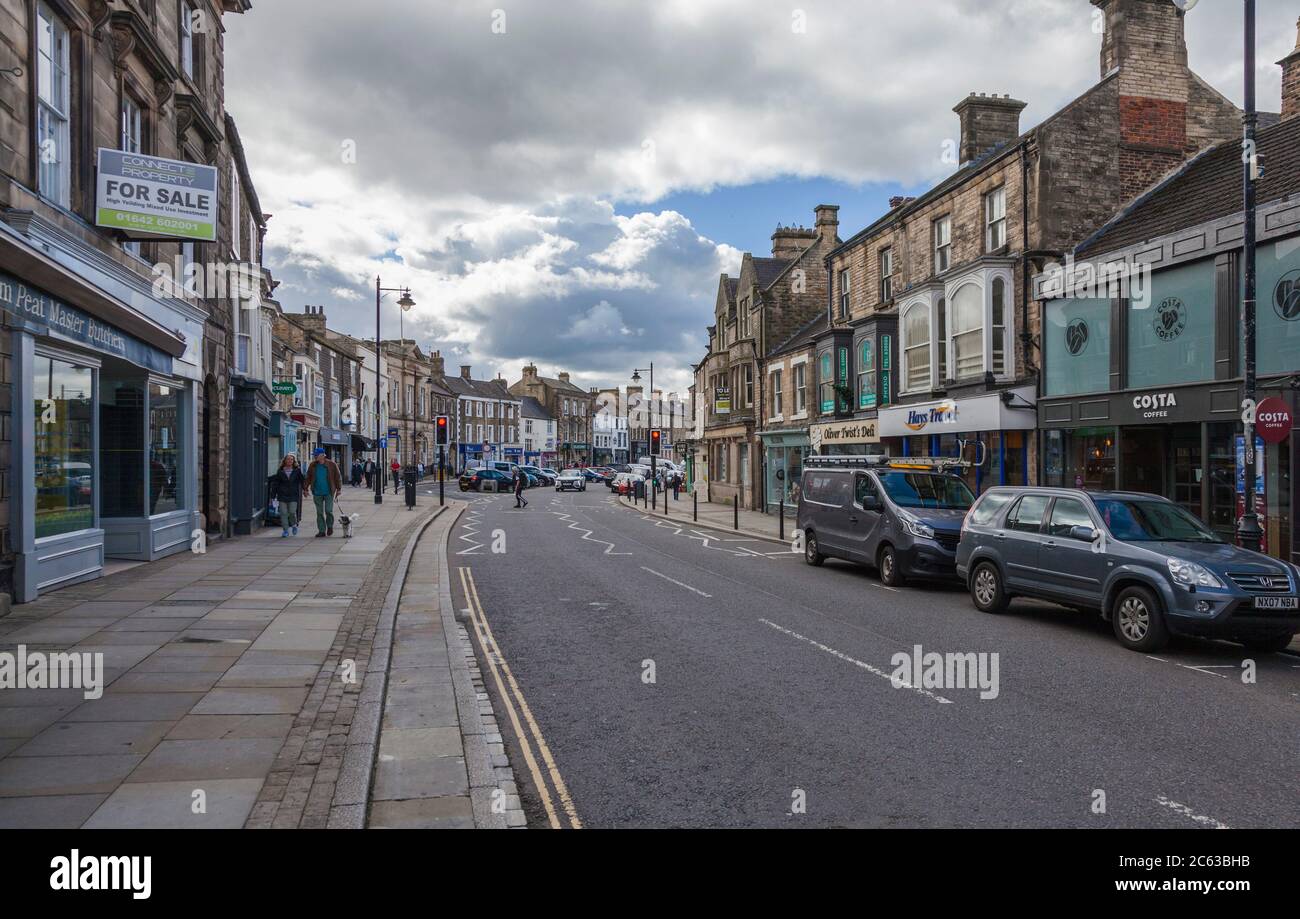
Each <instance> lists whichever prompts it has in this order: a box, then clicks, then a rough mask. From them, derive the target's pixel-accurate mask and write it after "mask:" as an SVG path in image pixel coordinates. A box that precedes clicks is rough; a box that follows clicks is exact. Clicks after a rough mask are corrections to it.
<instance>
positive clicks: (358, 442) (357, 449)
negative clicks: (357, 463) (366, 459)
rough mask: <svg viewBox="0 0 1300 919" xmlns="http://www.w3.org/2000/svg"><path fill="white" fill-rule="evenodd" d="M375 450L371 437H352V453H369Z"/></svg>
mask: <svg viewBox="0 0 1300 919" xmlns="http://www.w3.org/2000/svg"><path fill="white" fill-rule="evenodd" d="M373 449H375V442H374V441H373V440H371V439H370V438H369V437H362V436H361V435H360V434H353V435H352V451H353V452H354V453H369V452H370V451H371V450H373Z"/></svg>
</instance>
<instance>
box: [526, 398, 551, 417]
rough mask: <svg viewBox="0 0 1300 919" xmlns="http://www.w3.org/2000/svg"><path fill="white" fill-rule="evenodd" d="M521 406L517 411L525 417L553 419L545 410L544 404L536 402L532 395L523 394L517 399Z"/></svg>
mask: <svg viewBox="0 0 1300 919" xmlns="http://www.w3.org/2000/svg"><path fill="white" fill-rule="evenodd" d="M519 401H520V403H521V405H522V407H521V408H520V410H519V413H520V414H521V415H522V416H523V417H525V418H540V419H542V420H544V421H554V420H555V416H554V415H552V414H551V413H550V412H548V411H547V410H546V406H544V405H542V403H540V402H538V401H537V400H536V399H534V398H533V397H532V396H524V397H523V398H522V399H520V400H519Z"/></svg>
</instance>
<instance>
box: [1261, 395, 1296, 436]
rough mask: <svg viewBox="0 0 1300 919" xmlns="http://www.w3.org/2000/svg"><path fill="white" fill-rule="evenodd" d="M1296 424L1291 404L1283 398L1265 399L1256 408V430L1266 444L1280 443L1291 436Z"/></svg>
mask: <svg viewBox="0 0 1300 919" xmlns="http://www.w3.org/2000/svg"><path fill="white" fill-rule="evenodd" d="M1294 426H1295V419H1294V417H1293V416H1292V414H1291V406H1289V405H1287V404H1286V403H1285V402H1283V401H1282V400H1281V399H1278V398H1270V399H1265V400H1264V401H1263V402H1261V403H1259V405H1258V407H1256V409H1255V430H1256V432H1257V433H1258V434H1259V436H1260V439H1262V440H1263V441H1264V443H1266V444H1280V443H1281V442H1282V441H1284V440H1286V439H1287V438H1288V437H1290V436H1291V429H1292V428H1293V427H1294Z"/></svg>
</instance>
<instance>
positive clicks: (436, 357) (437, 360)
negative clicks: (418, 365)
mask: <svg viewBox="0 0 1300 919" xmlns="http://www.w3.org/2000/svg"><path fill="white" fill-rule="evenodd" d="M429 364H430V366H431V367H432V374H431V376H433V377H434V379H437V380H441V379H443V378H444V377H446V375H447V371H446V369H445V368H444V366H443V360H442V352H441V351H435V352H433V353H432V354H430V355H429Z"/></svg>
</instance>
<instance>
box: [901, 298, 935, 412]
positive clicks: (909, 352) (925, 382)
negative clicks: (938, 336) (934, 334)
mask: <svg viewBox="0 0 1300 919" xmlns="http://www.w3.org/2000/svg"><path fill="white" fill-rule="evenodd" d="M902 325H903V385H904V386H905V387H906V389H907V391H908V392H924V391H928V390H929V389H930V388H931V385H930V366H931V365H930V304H929V303H925V302H920V303H914V304H913V305H912V306H910V307H908V308H907V311H906V312H904V313H903V322H902Z"/></svg>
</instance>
